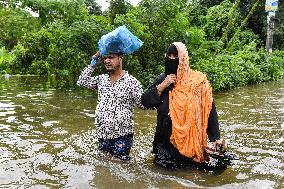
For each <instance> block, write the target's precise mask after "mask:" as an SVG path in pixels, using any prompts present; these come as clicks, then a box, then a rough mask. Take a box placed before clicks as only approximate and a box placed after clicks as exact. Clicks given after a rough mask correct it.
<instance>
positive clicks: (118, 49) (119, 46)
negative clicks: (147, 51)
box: [98, 25, 143, 56]
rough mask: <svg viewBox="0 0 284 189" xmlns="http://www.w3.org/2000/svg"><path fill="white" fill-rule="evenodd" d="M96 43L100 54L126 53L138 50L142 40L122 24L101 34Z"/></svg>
mask: <svg viewBox="0 0 284 189" xmlns="http://www.w3.org/2000/svg"><path fill="white" fill-rule="evenodd" d="M98 45H99V51H100V53H101V55H102V56H104V55H106V54H109V53H122V54H126V55H128V54H131V53H133V52H134V51H136V50H138V49H139V48H140V47H141V46H142V45H143V42H142V41H141V40H140V39H139V38H138V37H136V36H135V35H133V34H132V33H131V32H130V31H129V30H128V29H127V28H126V26H124V25H123V26H120V27H118V28H116V29H115V30H113V31H112V32H110V33H108V34H106V35H103V36H102V37H101V39H100V40H99V42H98Z"/></svg>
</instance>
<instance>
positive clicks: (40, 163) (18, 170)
mask: <svg viewBox="0 0 284 189" xmlns="http://www.w3.org/2000/svg"><path fill="white" fill-rule="evenodd" d="M215 102H216V105H217V110H218V114H219V121H220V126H221V135H222V137H223V138H225V139H226V140H227V141H228V142H229V149H230V151H231V152H233V153H235V154H237V156H238V157H239V160H235V161H234V162H233V165H231V166H229V167H228V168H227V169H225V170H222V171H218V172H210V171H204V170H199V169H190V170H166V169H162V168H158V167H156V166H154V165H153V164H152V158H153V157H152V154H151V145H152V141H153V136H154V128H155V120H156V118H155V116H156V112H155V111H153V110H147V111H146V110H140V109H136V110H135V123H136V124H135V136H134V145H133V148H132V151H131V156H132V159H131V161H130V162H129V163H122V162H119V161H116V160H114V159H111V158H110V157H109V156H107V155H105V154H101V153H99V152H98V151H97V143H96V135H95V125H94V114H95V111H94V110H95V107H96V95H95V93H94V92H92V91H88V90H55V89H54V88H53V87H52V86H51V85H50V83H49V82H46V81H45V80H44V79H41V78H38V77H31V76H29V77H24V76H22V77H16V76H12V77H6V78H5V77H1V76H0V188H82V189H88V188H98V189H104V188H106V189H109V188H117V189H120V188H130V189H132V188H174V189H180V188H230V189H231V188H233V189H235V188H257V189H259V188H261V189H266V188H279V189H280V188H284V184H283V183H284V160H283V159H284V158H283V157H284V135H283V134H284V81H277V82H269V83H263V84H258V85H254V86H248V87H243V88H239V89H235V90H231V91H227V92H222V93H217V94H215Z"/></svg>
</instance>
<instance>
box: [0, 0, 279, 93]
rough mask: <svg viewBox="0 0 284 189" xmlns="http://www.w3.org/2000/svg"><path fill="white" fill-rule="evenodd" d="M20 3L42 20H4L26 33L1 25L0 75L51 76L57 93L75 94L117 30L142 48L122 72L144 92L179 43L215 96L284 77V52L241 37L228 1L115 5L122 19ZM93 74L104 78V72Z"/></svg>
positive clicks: (78, 0) (73, 7)
mask: <svg viewBox="0 0 284 189" xmlns="http://www.w3.org/2000/svg"><path fill="white" fill-rule="evenodd" d="M1 2H2V1H1ZM1 2H0V5H1ZM11 2H14V1H11ZM21 2H23V3H22V5H21V8H23V7H25V6H26V7H30V8H31V9H32V10H34V11H38V13H39V17H38V18H35V17H32V16H31V15H29V14H28V13H23V11H22V9H20V8H17V7H16V6H15V4H14V6H10V8H9V10H10V9H11V10H10V12H9V15H10V16H9V19H8V18H6V20H11V21H13V22H15V23H19V24H20V26H21V27H23V31H24V33H19V32H18V31H16V30H15V31H14V30H13V28H14V26H13V27H12V24H8V23H5V22H3V21H2V22H1V21H0V25H1V26H2V27H3V29H2V28H1V29H0V34H1V32H2V33H5V32H6V34H5V36H6V37H5V36H4V35H3V34H2V36H4V37H2V36H1V39H0V44H1V45H2V46H5V48H2V50H1V52H2V53H0V71H1V72H2V73H11V74H37V75H43V76H52V78H53V80H54V81H58V86H59V87H61V86H68V87H70V86H73V85H75V81H76V79H77V78H78V75H79V74H80V72H81V71H82V69H83V67H84V66H86V65H88V64H89V62H90V57H91V55H92V54H93V53H94V52H96V51H97V50H98V49H97V42H98V40H99V38H100V37H101V36H102V35H103V34H106V33H108V32H110V31H111V30H113V29H115V28H116V27H117V26H120V25H126V26H127V27H128V28H129V30H130V31H132V32H133V33H134V34H135V35H137V36H138V37H139V38H140V39H141V40H142V41H143V42H144V45H143V46H142V48H141V49H140V50H139V51H138V52H135V53H134V54H133V55H130V56H125V57H124V62H125V63H124V67H125V69H126V70H128V71H129V72H130V73H131V74H133V75H134V76H135V77H137V79H139V80H140V81H141V82H142V84H143V85H144V87H146V86H148V85H149V84H150V82H152V80H153V79H154V78H155V77H156V75H158V74H160V73H161V72H162V71H163V61H164V52H165V49H166V47H168V46H169V44H170V43H172V42H174V41H182V42H183V43H185V44H186V46H187V48H188V52H189V55H190V65H191V67H192V68H193V69H197V70H200V71H203V72H205V73H206V74H207V75H208V78H209V80H210V81H211V83H212V86H213V88H214V90H215V91H218V90H224V89H229V88H234V87H236V86H243V85H247V84H253V83H257V82H262V81H268V80H276V79H280V78H283V76H284V75H283V72H284V70H283V69H284V53H283V51H277V50H276V51H274V52H273V53H272V54H268V53H266V52H265V50H264V49H263V46H264V42H263V41H262V40H261V39H262V37H260V36H259V35H258V34H256V33H254V32H253V30H251V29H248V28H244V29H245V30H242V27H240V26H241V23H242V21H243V20H244V19H245V17H244V16H243V13H242V12H240V9H239V8H238V7H237V4H233V3H232V2H231V1H229V0H225V1H220V2H221V3H220V4H219V3H217V4H216V5H215V6H212V7H210V6H208V8H207V7H204V6H202V4H200V2H199V1H196V0H194V1H191V2H189V1H187V0H143V1H141V3H140V4H139V5H138V6H136V7H133V6H130V5H129V4H128V3H127V2H125V1H124V2H123V0H113V1H111V2H112V5H116V4H117V5H119V6H122V7H124V8H125V9H123V10H121V11H120V10H119V9H118V8H117V7H116V6H111V7H110V9H109V10H107V11H106V12H104V13H103V15H100V14H101V13H100V11H95V10H96V9H97V8H98V7H97V5H96V4H93V5H94V7H93V8H92V7H91V8H90V7H86V5H89V4H90V1H85V3H84V1H83V0H74V1H67V0H66V1H60V2H57V1H56V2H54V1H47V2H45V3H43V2H42V1H40V0H36V1H31V0H21ZM86 2H88V3H86ZM204 2H205V1H204ZM5 6H8V5H5ZM5 6H2V7H3V8H0V14H4V13H5V12H7V10H8V9H7V7H5ZM0 7H1V6H0ZM11 7H13V8H11ZM90 10H94V11H90ZM19 16H20V17H19ZM19 18H21V19H19ZM279 18H282V17H279ZM279 18H277V19H279ZM278 22H279V21H278ZM27 23H28V24H27ZM281 27H282V25H281ZM280 29H281V28H280ZM8 32H9V33H8ZM8 34H9V35H8ZM279 34H281V30H279V29H278V30H277V36H279ZM282 34H283V32H282ZM7 36H11V37H10V38H9V37H7ZM13 36H15V37H13ZM7 44H12V45H7ZM278 46H279V47H282V45H278ZM7 49H8V51H7ZM9 50H10V52H9ZM4 54H5V56H4ZM96 72H97V73H102V72H104V68H103V66H102V65H101V66H99V67H98V68H97V71H96Z"/></svg>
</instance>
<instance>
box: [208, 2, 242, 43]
mask: <svg viewBox="0 0 284 189" xmlns="http://www.w3.org/2000/svg"><path fill="white" fill-rule="evenodd" d="M232 6H233V4H232V3H231V2H230V1H229V0H225V1H223V2H222V3H221V4H220V5H216V6H214V7H211V8H209V9H208V12H207V15H206V24H205V25H204V27H203V29H204V31H205V32H206V34H207V37H208V39H210V40H219V39H220V38H221V36H222V34H223V33H224V32H226V29H227V24H228V17H229V12H230V10H231V7H232ZM239 22H240V14H239V13H238V12H233V15H232V25H231V26H230V30H231V31H234V29H235V28H236V27H237V25H238V23H239Z"/></svg>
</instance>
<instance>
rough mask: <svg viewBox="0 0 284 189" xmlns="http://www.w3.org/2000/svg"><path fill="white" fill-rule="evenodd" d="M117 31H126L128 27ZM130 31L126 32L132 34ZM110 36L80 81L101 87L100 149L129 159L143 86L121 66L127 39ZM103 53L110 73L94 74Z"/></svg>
mask: <svg viewBox="0 0 284 189" xmlns="http://www.w3.org/2000/svg"><path fill="white" fill-rule="evenodd" d="M118 29H121V27H120V28H118ZM115 31H116V30H115ZM118 31H122V32H124V31H125V28H122V30H118ZM128 32H129V31H127V33H126V34H127V35H129V33H128ZM122 34H125V33H122ZM118 36H121V35H118ZM111 37H112V38H107V39H106V41H107V40H108V39H109V41H107V42H104V43H105V44H107V45H106V49H103V50H102V51H104V54H103V55H101V54H100V53H102V52H97V53H96V54H95V55H94V56H93V61H92V63H91V65H89V66H87V67H86V68H85V69H84V70H83V72H82V73H81V75H80V77H79V80H78V81H77V84H78V85H80V86H84V87H87V88H90V89H97V90H98V101H97V107H96V122H97V124H96V131H97V137H98V141H99V150H101V151H104V152H108V153H110V154H111V155H113V156H115V157H116V158H119V159H121V160H129V159H130V156H129V153H130V149H131V147H132V141H133V125H134V121H133V109H134V106H135V105H136V106H139V107H142V105H141V95H142V93H143V89H142V85H141V83H140V82H139V81H138V80H137V79H136V78H135V77H133V76H132V75H130V74H128V72H127V71H125V70H123V69H122V65H123V54H124V53H125V52H124V51H125V49H123V42H125V40H123V39H120V38H115V40H113V36H111ZM131 37H133V36H131ZM103 45H104V44H103ZM131 50H133V49H131ZM128 54H129V53H128ZM100 56H102V59H103V62H104V66H105V69H106V71H107V73H106V74H102V75H98V76H92V73H93V71H94V70H95V68H96V66H97V65H98V64H99V63H100V62H101V61H100V60H98V58H99V57H100Z"/></svg>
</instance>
